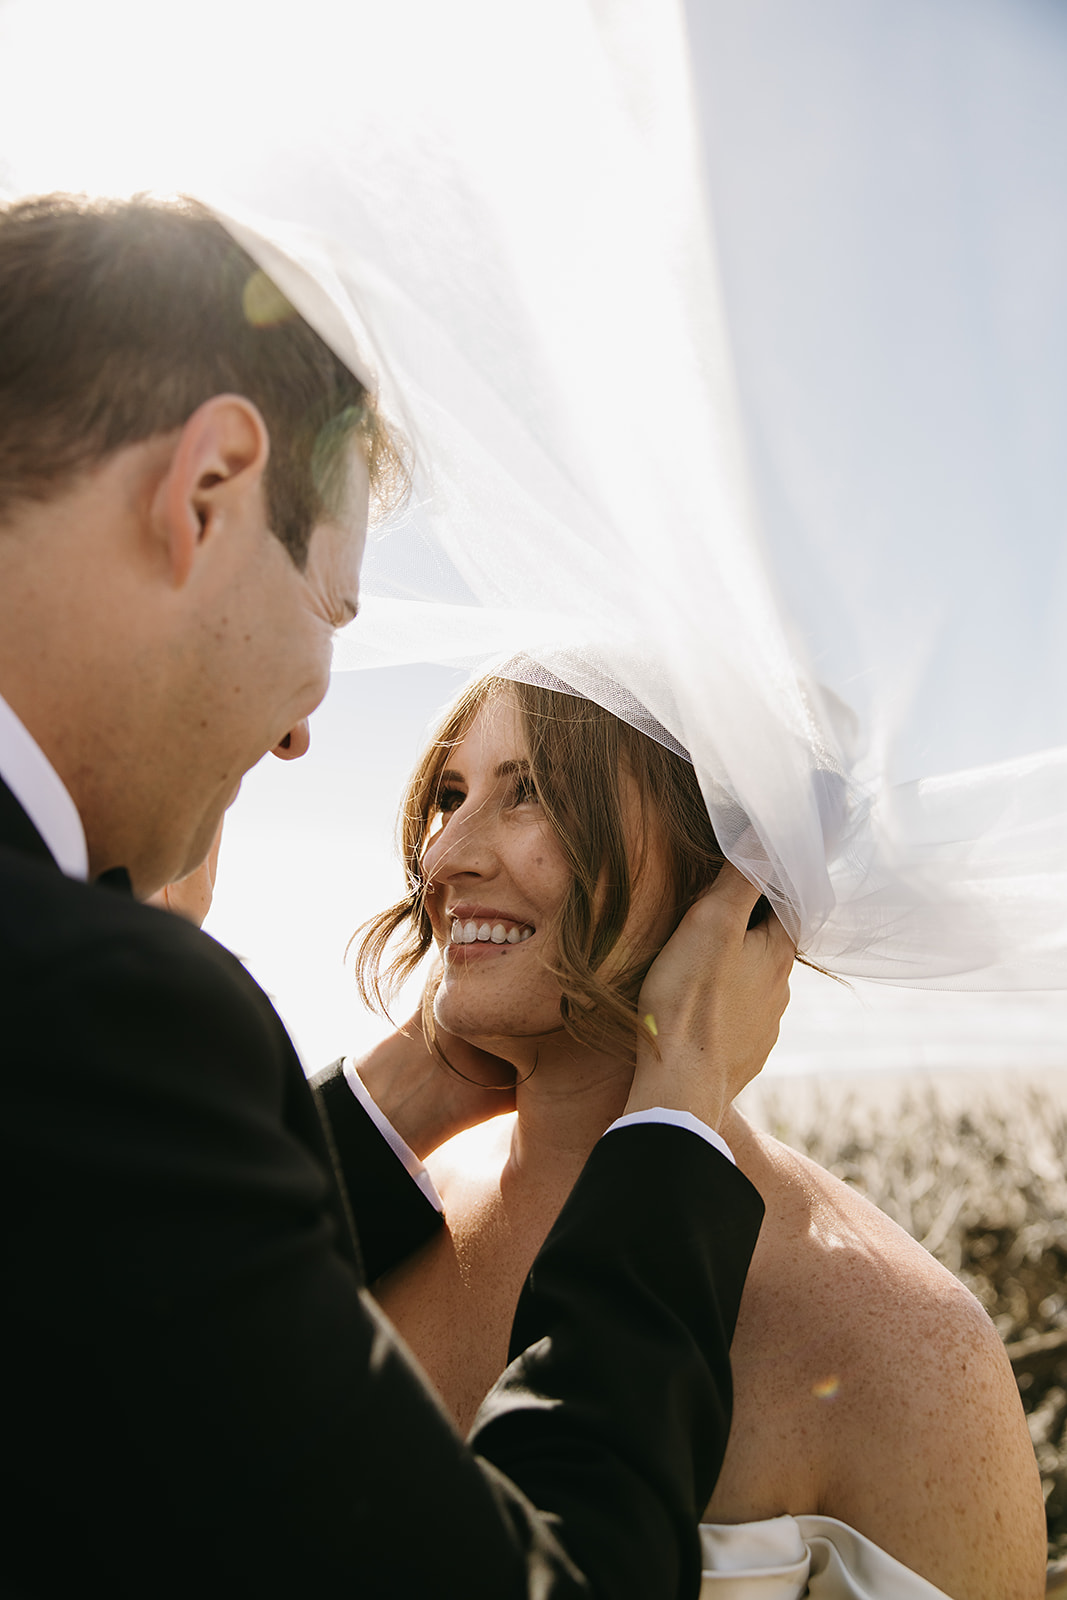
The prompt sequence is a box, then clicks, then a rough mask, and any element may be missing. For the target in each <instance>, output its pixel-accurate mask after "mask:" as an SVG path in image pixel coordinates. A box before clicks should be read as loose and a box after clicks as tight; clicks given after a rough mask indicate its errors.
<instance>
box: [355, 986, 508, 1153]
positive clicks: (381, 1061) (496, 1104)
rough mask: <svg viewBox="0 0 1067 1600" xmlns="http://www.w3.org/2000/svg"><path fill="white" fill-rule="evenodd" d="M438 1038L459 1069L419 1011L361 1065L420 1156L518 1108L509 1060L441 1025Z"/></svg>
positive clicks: (369, 1086)
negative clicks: (432, 1039)
mask: <svg viewBox="0 0 1067 1600" xmlns="http://www.w3.org/2000/svg"><path fill="white" fill-rule="evenodd" d="M437 1043H438V1046H439V1047H440V1049H441V1051H442V1052H443V1053H444V1055H445V1056H446V1057H447V1058H448V1061H449V1062H450V1063H451V1065H452V1068H453V1069H454V1070H452V1071H450V1070H449V1068H448V1067H447V1066H446V1065H445V1063H444V1061H442V1060H441V1057H440V1056H439V1055H438V1054H437V1053H436V1051H434V1050H433V1049H432V1047H431V1046H430V1045H429V1044H428V1043H427V1041H426V1035H425V1033H424V1032H423V1027H422V1016H421V1014H420V1013H416V1015H415V1016H414V1017H412V1018H411V1020H410V1022H407V1023H405V1025H404V1027H403V1028H399V1029H398V1030H397V1032H396V1033H394V1034H391V1035H390V1036H389V1038H388V1039H383V1040H382V1042H381V1044H379V1045H375V1047H374V1049H373V1050H371V1051H370V1052H369V1053H368V1054H367V1055H366V1056H364V1058H363V1060H362V1061H360V1062H359V1063H358V1064H357V1070H358V1072H359V1075H360V1077H361V1078H362V1079H363V1082H364V1083H365V1084H366V1086H367V1089H368V1090H369V1091H370V1095H371V1098H372V1099H373V1100H374V1101H375V1103H376V1104H377V1106H378V1108H379V1109H380V1110H381V1111H383V1112H384V1113H385V1115H386V1116H387V1117H388V1119H389V1121H390V1122H391V1123H392V1125H393V1127H394V1128H395V1129H396V1131H397V1133H399V1135H400V1137H401V1138H402V1139H403V1140H404V1142H405V1144H407V1145H408V1147H409V1148H410V1149H411V1150H413V1151H414V1153H415V1154H416V1155H417V1156H418V1158H419V1160H420V1161H424V1160H425V1159H426V1157H427V1156H428V1155H429V1154H430V1152H431V1150H436V1149H437V1147H438V1146H439V1145H442V1144H444V1142H445V1140H446V1139H451V1138H452V1137H453V1136H454V1135H455V1134H457V1133H462V1132H463V1130H464V1129H465V1128H473V1127H475V1125H476V1124H477V1123H479V1122H487V1121H488V1120H489V1118H490V1117H498V1116H500V1114H501V1112H504V1111H513V1110H514V1108H515V1094H514V1084H515V1069H514V1067H512V1066H511V1065H510V1063H509V1062H507V1061H501V1060H500V1058H499V1056H491V1055H488V1054H487V1053H486V1051H484V1050H478V1049H476V1048H475V1046H474V1045H471V1044H468V1043H467V1042H466V1040H465V1039H458V1038H456V1036H455V1035H454V1034H451V1033H445V1032H444V1031H443V1030H442V1029H440V1028H438V1029H437ZM461 1073H462V1077H461V1076H459V1074H461Z"/></svg>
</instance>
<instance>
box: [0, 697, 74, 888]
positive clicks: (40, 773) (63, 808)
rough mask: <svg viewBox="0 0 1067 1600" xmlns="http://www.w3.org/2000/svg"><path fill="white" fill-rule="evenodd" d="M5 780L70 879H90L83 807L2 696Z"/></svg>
mask: <svg viewBox="0 0 1067 1600" xmlns="http://www.w3.org/2000/svg"><path fill="white" fill-rule="evenodd" d="M0 778H3V780H4V782H5V783H6V784H7V786H8V788H9V789H10V790H11V793H12V794H13V795H14V796H15V799H16V800H17V801H18V803H19V805H20V806H21V807H22V809H23V811H25V813H26V815H27V816H28V817H29V819H30V821H31V822H32V823H33V825H34V827H35V828H36V829H37V832H38V833H39V834H40V835H41V838H42V839H43V840H44V842H45V844H46V845H47V846H48V848H49V850H50V851H51V852H52V855H53V856H54V858H55V862H56V865H57V866H58V867H59V868H60V870H61V871H62V872H65V873H66V874H67V877H68V878H81V879H83V880H84V879H86V878H88V876H89V848H88V846H87V844H86V842H85V829H84V828H83V827H82V820H81V817H79V815H78V808H77V806H76V805H75V804H74V801H73V800H72V799H71V797H70V794H69V792H68V790H67V787H66V785H65V784H64V782H63V780H62V778H61V777H60V776H59V773H58V772H57V771H56V769H55V767H53V765H52V763H51V762H50V761H49V759H48V757H47V756H46V755H45V753H44V751H43V750H42V749H41V747H40V745H39V744H38V743H37V741H36V739H35V738H34V737H33V735H32V734H31V733H30V731H29V729H28V728H26V727H25V725H24V724H23V723H21V722H20V721H19V719H18V717H16V715H15V713H14V712H13V711H12V709H11V707H10V706H9V705H8V703H7V701H6V700H5V699H4V698H3V696H2V695H0Z"/></svg>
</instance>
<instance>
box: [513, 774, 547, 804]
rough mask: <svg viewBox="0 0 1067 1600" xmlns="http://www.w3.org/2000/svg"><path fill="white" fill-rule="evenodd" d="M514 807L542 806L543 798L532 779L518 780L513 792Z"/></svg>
mask: <svg viewBox="0 0 1067 1600" xmlns="http://www.w3.org/2000/svg"><path fill="white" fill-rule="evenodd" d="M511 803H512V805H513V806H528V805H535V806H536V805H540V803H541V796H540V795H539V794H538V792H537V788H536V786H535V784H534V781H533V779H532V778H516V779H515V786H514V788H513V789H512V791H511Z"/></svg>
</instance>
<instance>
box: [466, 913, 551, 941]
mask: <svg viewBox="0 0 1067 1600" xmlns="http://www.w3.org/2000/svg"><path fill="white" fill-rule="evenodd" d="M533 931H534V930H533V929H532V928H531V927H530V924H529V923H528V922H502V921H496V920H494V921H492V922H489V921H475V920H474V919H472V920H471V921H470V922H460V921H459V919H458V918H456V917H453V919H452V924H451V927H450V928H449V933H448V942H449V944H525V942H526V940H527V939H532V938H533Z"/></svg>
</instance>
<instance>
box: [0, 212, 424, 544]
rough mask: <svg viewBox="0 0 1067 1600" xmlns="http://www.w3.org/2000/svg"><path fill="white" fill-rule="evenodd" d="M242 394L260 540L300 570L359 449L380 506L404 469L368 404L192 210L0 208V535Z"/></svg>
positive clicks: (338, 364) (214, 226) (400, 484)
mask: <svg viewBox="0 0 1067 1600" xmlns="http://www.w3.org/2000/svg"><path fill="white" fill-rule="evenodd" d="M216 394H240V395H244V396H245V397H246V398H247V399H249V400H251V401H252V402H253V404H254V405H255V406H257V407H258V409H259V411H260V412H261V413H262V415H263V419H264V421H265V423H266V425H267V430H268V432H269V434H270V445H271V448H270V459H269V461H268V464H267V471H266V476H265V493H266V506H267V516H268V520H269V523H270V526H271V528H272V529H273V531H274V533H275V534H276V535H277V536H278V538H279V539H280V540H281V542H282V544H284V545H285V547H286V549H287V550H288V551H289V554H290V555H291V557H292V559H293V561H294V562H295V564H296V566H297V567H298V568H301V569H302V568H303V566H304V563H305V561H306V559H307V550H308V541H309V539H310V537H311V532H312V529H313V528H314V527H315V526H316V524H317V523H319V522H321V521H323V520H325V519H327V518H329V517H332V516H336V515H338V514H339V513H340V512H341V511H342V509H343V501H344V485H345V483H346V481H347V462H348V452H349V446H350V443H351V441H352V440H354V439H358V440H359V442H360V443H361V445H362V447H363V450H364V453H365V455H366V457H367V462H368V466H369V469H370V474H371V483H372V488H373V490H374V492H375V494H376V496H377V498H378V499H379V501H385V502H386V503H387V504H388V503H390V502H391V501H393V500H395V499H396V498H397V497H398V496H399V495H400V494H402V492H403V489H404V487H405V485H406V472H405V465H404V459H403V455H402V452H401V451H400V449H398V447H397V445H396V444H395V443H394V441H393V439H392V438H391V437H390V434H389V432H388V430H387V429H386V428H385V426H384V424H383V423H382V420H381V418H380V416H379V415H378V413H377V411H376V408H375V406H374V403H373V400H372V398H371V396H370V395H369V394H368V392H367V390H366V389H365V387H364V386H363V384H362V383H361V382H360V380H359V379H358V378H356V377H355V376H354V375H353V374H352V373H351V372H350V371H349V370H348V368H347V367H346V366H345V365H344V363H343V362H342V361H340V360H339V359H338V357H337V356H335V355H334V353H333V351H332V350H330V348H329V347H328V346H327V345H326V344H325V343H324V342H323V340H322V339H320V338H319V336H318V334H316V333H315V332H314V331H313V330H312V329H311V328H310V327H309V326H308V324H307V323H306V322H305V321H304V320H303V318H302V317H300V316H299V315H297V313H296V312H295V311H294V310H293V308H292V307H291V306H290V305H289V303H288V301H286V299H285V297H284V296H283V295H282V294H281V293H280V291H279V290H278V289H277V288H276V287H275V286H274V284H273V283H271V281H270V280H269V279H268V278H267V277H266V275H265V274H264V273H263V272H261V271H260V270H259V269H258V268H257V267H256V264H255V262H254V261H253V260H252V259H251V257H250V256H249V255H248V254H247V253H246V252H245V251H244V250H242V249H241V247H240V245H238V244H237V243H236V242H235V240H234V239H232V238H231V236H230V235H229V234H228V233H227V231H226V229H225V228H224V227H223V226H222V224H221V223H220V222H218V221H217V219H216V218H215V217H214V216H213V215H212V214H211V212H209V211H208V210H207V209H206V208H205V207H204V206H201V205H199V204H198V203H196V202H195V201H192V200H177V201H170V200H167V201H163V200H155V199H151V198H147V197H145V196H139V197H137V198H135V199H133V200H127V201H119V200H89V199H86V198H84V197H82V196H72V195H45V196H41V197H39V198H35V199H30V200H23V201H19V202H17V203H16V204H14V205H10V206H7V207H5V208H3V209H0V518H2V517H4V516H6V515H8V514H9V513H10V511H11V510H12V509H13V508H14V507H15V506H17V505H18V504H19V503H20V502H27V501H38V502H40V501H46V500H49V499H51V498H53V497H54V496H55V495H57V494H59V493H62V492H63V491H64V490H65V489H66V488H67V487H68V486H69V485H70V484H72V483H73V482H74V481H75V479H76V478H77V477H78V476H79V475H80V474H81V473H83V472H84V471H86V470H87V469H89V468H91V467H93V466H95V465H96V464H98V463H100V462H102V461H103V460H104V459H105V458H106V457H108V456H109V455H111V454H112V453H113V452H114V451H116V450H119V449H122V448H123V447H124V446H127V445H131V444H136V443H138V442H140V441H141V440H144V439H148V438H151V437H152V436H153V435H154V434H160V433H166V432H169V431H171V430H173V429H175V428H180V427H182V426H183V424H184V423H185V422H186V421H187V419H188V418H189V417H190V416H191V415H192V413H193V412H194V411H195V410H196V408H197V406H199V405H201V404H203V402H204V401H205V400H209V399H211V397H212V396H213V395H216Z"/></svg>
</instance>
